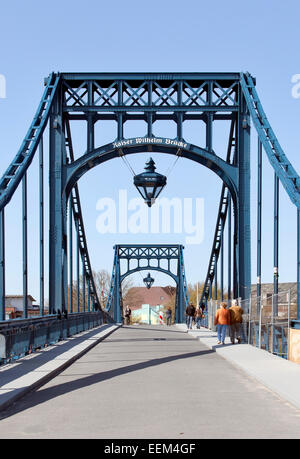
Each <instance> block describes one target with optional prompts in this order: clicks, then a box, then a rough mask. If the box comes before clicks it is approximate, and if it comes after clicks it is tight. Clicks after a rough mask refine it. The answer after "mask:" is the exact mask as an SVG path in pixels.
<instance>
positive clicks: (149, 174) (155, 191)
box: [133, 158, 167, 207]
mask: <svg viewBox="0 0 300 459" xmlns="http://www.w3.org/2000/svg"><path fill="white" fill-rule="evenodd" d="M155 169H156V167H155V162H154V161H153V159H152V158H150V159H149V161H148V162H147V163H146V166H145V171H146V172H142V173H141V174H138V175H135V176H134V179H133V180H134V185H135V186H136V188H137V189H138V192H139V193H140V194H141V196H142V198H143V199H144V201H145V203H146V204H147V206H148V207H151V206H152V204H154V202H155V199H156V198H157V197H158V195H159V194H160V193H161V191H162V189H163V188H164V187H165V186H166V184H167V177H165V176H164V175H162V174H158V173H157V172H155Z"/></svg>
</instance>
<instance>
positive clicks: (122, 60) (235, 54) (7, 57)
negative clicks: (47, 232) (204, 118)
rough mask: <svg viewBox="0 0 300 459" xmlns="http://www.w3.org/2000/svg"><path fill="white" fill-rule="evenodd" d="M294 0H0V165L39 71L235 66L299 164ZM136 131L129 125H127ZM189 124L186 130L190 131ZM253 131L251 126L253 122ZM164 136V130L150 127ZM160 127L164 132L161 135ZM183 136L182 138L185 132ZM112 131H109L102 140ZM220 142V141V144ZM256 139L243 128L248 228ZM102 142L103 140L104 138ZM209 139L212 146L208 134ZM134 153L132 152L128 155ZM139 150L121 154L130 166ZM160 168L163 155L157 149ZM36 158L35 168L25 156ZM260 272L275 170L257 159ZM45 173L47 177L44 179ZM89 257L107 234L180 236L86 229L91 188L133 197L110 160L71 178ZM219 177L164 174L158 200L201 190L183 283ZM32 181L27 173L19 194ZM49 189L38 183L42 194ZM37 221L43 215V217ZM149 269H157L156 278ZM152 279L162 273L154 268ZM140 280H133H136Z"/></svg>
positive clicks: (290, 275) (17, 220) (32, 189)
mask: <svg viewBox="0 0 300 459" xmlns="http://www.w3.org/2000/svg"><path fill="white" fill-rule="evenodd" d="M299 13H300V4H299V2H298V1H294V0H290V1H287V2H282V1H278V0H272V1H271V0H260V1H257V0H254V1H252V2H251V3H246V2H240V1H238V0H229V1H227V2H223V1H221V0H215V1H214V2H213V3H211V2H206V1H205V2H204V1H201V0H197V1H194V0H186V1H185V2H182V1H177V0H172V1H169V0H163V1H158V0H152V1H151V2H145V1H141V0H140V1H136V0H127V1H126V2H123V1H120V0H115V1H114V2H102V1H101V0H100V1H99V0H98V1H96V0H86V1H85V2H81V1H80V2H79V1H76V0H72V1H69V0H63V1H57V0H52V1H51V2H50V3H49V2H44V1H38V0H27V1H26V2H20V1H11V2H5V3H4V2H2V4H1V16H0V21H1V28H0V42H1V47H0V74H2V75H4V76H5V79H6V98H5V99H0V173H1V174H2V173H3V172H4V171H5V169H6V167H7V166H8V164H9V163H10V162H11V160H12V159H13V157H14V156H15V154H16V152H17V150H18V148H19V146H20V144H21V141H22V139H23V137H24V135H25V133H26V131H27V129H28V127H29V124H30V122H31V120H32V117H33V115H34V112H35V110H36V108H37V105H38V103H39V100H40V97H41V94H42V91H43V79H44V77H46V76H47V75H48V74H49V73H50V72H52V71H61V72H64V71H65V72H83V71H93V72H110V71H113V72H155V71H159V72H208V71H211V72H213V71H221V72H240V71H250V72H251V73H252V74H253V75H254V76H255V77H256V78H257V90H258V93H259V95H260V98H261V101H262V103H263V106H264V109H265V111H266V113H267V116H268V118H269V121H270V122H271V125H272V127H273V129H274V131H275V133H276V135H277V137H278V139H279V142H280V143H281V145H282V147H283V149H284V151H285V153H286V154H287V156H288V158H289V159H290V161H291V162H292V164H293V165H294V167H295V168H296V170H298V171H299V170H300V159H299V151H300V130H299V119H300V99H295V98H293V97H292V94H291V91H292V83H291V78H292V76H293V75H294V74H297V73H300V62H299V32H298V31H299ZM135 129H136V130H135ZM196 129H197V127H196V126H193V127H192V128H191V129H190V131H189V132H188V133H187V134H186V135H187V136H188V137H189V138H191V139H192V138H196V137H197V135H198V133H197V131H196ZM141 130H142V127H141V126H138V125H137V126H136V127H128V136H130V137H131V136H135V135H136V133H137V135H142V132H141ZM253 131H254V129H253ZM81 132H82V131H80V129H78V130H77V131H76V132H74V139H76V144H75V152H76V154H77V155H79V154H82V153H83V150H82V149H83V146H82V135H81ZM112 132H113V131H112V127H111V126H109V125H107V126H101V127H100V128H99V134H98V135H99V142H101V141H102V140H103V139H106V140H107V141H109V139H110V137H111V136H112V135H113V134H112ZM157 132H158V133H160V135H163V136H164V137H169V136H170V137H171V136H172V132H173V131H172V127H171V126H166V127H165V128H164V127H163V126H157ZM165 132H166V134H165V135H164V133H165ZM189 138H186V140H189ZM111 140H114V139H113V138H111ZM218 142H219V143H218ZM256 142H257V141H256V136H255V135H254V132H253V135H252V153H251V155H252V156H251V157H252V166H253V167H252V171H251V173H252V195H251V197H252V203H253V212H252V228H253V229H254V230H255V225H256V209H255V199H256V177H255V176H256V169H255V163H256V154H257V152H256ZM103 143H106V141H104V140H103ZM215 146H216V148H219V149H220V150H221V149H222V145H221V140H220V139H218V138H215ZM135 156H137V155H135ZM146 159H147V157H144V156H141V157H132V158H129V160H130V162H131V164H132V166H133V167H134V169H135V170H136V172H140V171H142V169H143V165H144V162H145V160H146ZM155 160H156V162H157V168H158V169H157V170H158V171H159V172H162V173H164V172H165V171H166V170H167V169H168V167H169V166H170V164H171V163H172V162H173V159H172V157H168V156H164V155H159V156H156V157H155ZM35 166H36V165H35ZM264 169H265V175H264V204H263V205H264V219H263V220H264V231H263V255H264V261H263V281H265V282H271V281H272V272H273V260H272V257H273V255H272V234H273V233H272V231H273V228H272V206H273V196H272V189H273V173H272V170H271V168H270V167H269V165H268V163H267V161H266V160H265V161H264ZM45 181H46V182H47V177H46V178H45ZM79 186H80V192H81V198H82V204H83V208H84V210H83V211H84V216H85V221H86V231H87V235H88V243H89V247H90V253H91V259H92V264H93V266H94V268H95V269H101V268H104V269H108V270H109V271H110V270H111V268H112V258H113V250H112V247H113V245H114V244H115V243H119V242H120V243H134V242H136V243H145V242H148V243H149V242H150V243H151V242H153V243H159V242H162V243H166V242H170V243H184V240H185V235H178V234H171V235H157V236H153V235H150V236H151V237H150V236H149V235H143V234H138V235H132V234H129V235H118V234H113V235H100V234H99V233H98V232H97V229H96V220H97V217H98V216H99V212H98V211H97V209H96V204H97V201H98V200H99V199H100V198H101V197H111V198H117V196H118V192H119V190H120V189H127V190H128V196H129V199H131V198H134V197H136V196H137V192H136V190H135V189H134V188H133V185H132V176H131V175H130V172H129V171H128V169H126V167H125V166H124V164H123V163H122V162H121V161H120V160H114V161H110V162H109V163H107V164H105V165H104V166H103V167H102V168H100V167H99V168H95V169H94V170H93V171H92V172H90V173H89V174H87V175H86V176H85V177H83V178H82V180H81V181H80V183H79ZM220 187H221V183H220V181H219V180H218V179H217V178H216V176H215V175H214V174H213V173H212V172H210V171H208V170H207V169H204V168H201V167H200V166H199V167H195V165H194V164H191V163H190V162H189V161H184V160H179V161H178V163H177V164H176V167H175V168H174V170H173V171H172V173H171V175H170V178H169V182H168V187H167V188H166V190H165V191H164V196H165V197H169V198H172V197H191V198H194V199H195V198H196V197H200V198H203V200H204V205H205V214H204V223H205V235H204V239H203V242H202V243H201V244H199V245H197V246H186V249H185V263H186V271H187V277H188V279H189V280H190V281H191V282H195V281H197V280H203V279H204V277H205V274H206V270H207V262H208V256H209V254H210V250H211V239H212V234H213V232H214V225H215V220H216V211H217V205H218V199H219V196H218V195H219V190H220ZM36 190H37V183H36V181H35V176H34V172H33V177H32V180H30V184H29V195H30V196H33V195H34V194H35V193H36ZM46 196H47V191H46ZM19 197H20V196H19V195H17V196H16V198H15V203H14V202H12V204H11V209H10V210H8V211H7V228H9V231H8V234H7V269H8V271H7V292H8V293H18V292H19V293H20V291H21V285H22V284H21V282H22V281H21V262H22V247H21V230H20V225H21V214H20V212H17V209H19V207H20V206H19V203H18V199H19ZM36 209H37V204H35V203H34V200H33V199H32V202H31V200H30V205H29V214H30V215H29V216H30V218H31V220H30V222H29V224H30V225H31V226H30V237H31V239H32V240H31V239H30V241H29V247H30V253H29V261H30V272H29V290H30V292H31V293H32V294H33V295H34V296H36V297H38V281H37V276H38V256H39V255H38V249H37V243H35V241H34V238H35V236H36V235H37V234H38V233H37V231H36V226H37V220H36ZM280 209H281V223H280V239H281V246H280V281H282V282H284V281H293V280H295V278H296V253H295V252H296V227H295V224H294V223H295V222H296V210H295V208H294V206H293V205H292V204H291V203H290V202H289V199H288V198H287V197H286V196H285V192H284V191H283V192H282V193H281V201H280ZM46 221H47V216H46ZM251 261H252V273H253V282H256V251H255V231H253V248H252V260H251ZM154 277H155V276H154ZM156 279H157V282H160V283H163V284H166V283H169V279H168V278H165V277H163V276H162V277H160V276H158V275H157V276H156ZM140 281H141V277H140V276H138V277H137V278H136V282H137V283H138V282H140Z"/></svg>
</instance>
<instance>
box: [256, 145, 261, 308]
mask: <svg viewBox="0 0 300 459" xmlns="http://www.w3.org/2000/svg"><path fill="white" fill-rule="evenodd" d="M261 217H262V143H261V141H260V140H259V139H258V153H257V268H256V272H257V284H256V296H257V302H256V309H257V313H259V311H260V297H261V222H262V219H261Z"/></svg>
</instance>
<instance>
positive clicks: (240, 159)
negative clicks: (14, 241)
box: [0, 73, 300, 333]
mask: <svg viewBox="0 0 300 459" xmlns="http://www.w3.org/2000/svg"><path fill="white" fill-rule="evenodd" d="M44 86H45V87H44V92H43V95H42V98H41V101H40V104H39V106H38V108H37V111H36V114H35V116H34V118H33V120H32V123H31V124H30V126H29V129H28V132H27V134H26V135H25V138H24V140H23V143H22V145H21V146H20V149H19V151H18V152H17V154H16V156H15V157H14V158H13V159H12V162H11V164H10V165H9V166H8V168H7V170H6V171H5V173H4V174H3V176H2V178H1V180H0V308H1V310H0V314H1V320H2V322H1V324H2V327H4V326H5V327H6V329H9V327H13V326H14V321H13V320H5V284H6V282H5V281H6V263H5V233H6V231H7V228H6V225H5V211H6V209H7V207H8V206H9V205H10V201H11V199H12V197H13V196H14V194H15V193H16V191H17V189H18V188H21V192H22V210H21V212H22V234H23V245H22V254H23V257H22V284H23V298H24V305H23V319H24V324H25V323H26V321H28V320H29V319H28V304H27V294H28V221H27V220H28V216H27V174H28V172H29V171H30V169H31V167H32V161H33V159H34V157H35V156H37V157H38V161H39V190H40V191H39V195H38V197H37V200H38V204H39V222H40V223H39V238H38V240H37V241H36V244H37V245H38V246H39V254H40V260H39V277H40V317H39V319H36V320H37V321H38V320H39V321H40V322H39V323H42V322H41V321H43V320H45V307H44V306H45V298H46V297H49V314H47V320H48V323H50V322H51V320H52V319H53V320H54V318H56V316H57V313H58V312H59V313H61V314H62V317H65V318H66V319H67V320H68V321H69V324H70V323H71V322H70V321H71V320H72V317H74V318H75V317H77V319H78V317H79V316H80V317H81V321H84V320H87V319H83V318H82V316H84V317H86V318H87V317H91V315H92V314H93V317H95V314H98V316H99V317H100V316H101V319H100V320H102V321H103V320H111V321H119V320H120V319H121V315H122V313H121V307H122V299H121V294H120V285H121V281H122V279H123V278H124V274H123V275H122V274H121V272H120V271H119V263H120V259H121V257H122V256H123V255H124V252H122V250H125V248H123V247H122V246H116V248H115V257H114V264H113V275H112V284H111V290H110V293H109V295H108V300H107V304H106V306H104V305H101V304H100V300H99V297H98V293H97V288H96V285H95V280H94V277H93V271H92V266H91V262H90V257H89V252H88V245H87V240H86V234H85V229H84V221H83V216H82V210H81V203H80V196H79V190H78V181H79V179H80V178H81V177H82V176H83V175H84V174H85V173H87V172H88V171H89V170H90V169H92V168H94V167H96V166H100V165H101V164H102V163H104V162H106V161H109V160H111V159H113V158H117V157H121V158H123V159H124V158H126V157H127V156H129V155H131V154H138V153H145V152H149V153H151V152H159V153H164V154H169V155H173V156H174V157H182V158H187V159H189V160H191V161H194V162H197V163H199V164H200V165H202V166H205V167H207V168H209V169H210V170H212V171H213V172H215V173H216V174H217V175H218V176H219V177H220V179H221V181H222V190H221V196H220V201H219V207H218V212H217V215H216V228H215V233H214V238H213V244H212V249H211V255H210V258H209V259H208V260H207V275H206V278H205V282H204V289H203V292H202V296H201V299H200V304H201V305H202V306H203V307H205V305H206V304H207V301H208V300H209V298H211V296H212V291H213V285H214V283H215V284H216V285H217V280H218V279H217V268H218V263H219V268H220V269H221V278H220V282H221V294H222V295H223V289H224V287H223V264H224V259H223V257H224V255H223V248H224V244H225V241H224V228H225V225H227V230H228V239H227V244H228V250H227V253H228V256H227V269H228V276H227V278H228V286H227V291H228V295H229V297H230V298H241V299H247V298H249V296H250V287H251V265H250V260H251V244H250V241H251V227H250V125H251V122H252V125H253V126H254V128H255V130H256V132H257V138H258V141H257V164H258V171H257V179H258V188H257V229H256V233H257V237H256V240H257V244H256V247H255V248H254V250H255V251H256V253H257V295H258V296H259V295H260V293H261V274H262V273H261V220H262V218H261V216H262V155H263V154H265V155H266V156H267V158H268V160H269V162H270V164H271V166H272V168H273V170H274V257H273V262H274V263H273V265H274V293H276V292H277V291H278V264H279V263H278V262H279V260H278V252H279V238H278V225H279V183H281V185H282V188H283V190H284V192H286V193H287V194H288V196H289V198H290V200H291V202H292V203H293V205H294V206H295V212H297V231H298V232H297V255H298V257H297V266H296V267H295V269H296V271H297V285H298V290H297V293H298V299H297V314H298V316H297V317H298V319H299V300H300V289H299V285H300V283H299V280H300V244H299V240H300V236H299V228H300V218H299V215H300V214H299V209H300V193H299V191H300V179H299V176H298V174H297V172H296V171H295V169H294V168H293V166H292V165H291V163H290V162H289V160H288V158H287V156H286V155H285V153H284V152H283V150H282V148H281V146H280V144H279V142H278V140H277V138H276V136H275V133H274V132H273V130H272V127H271V126H270V124H269V122H268V119H267V116H266V114H265V112H264V110H263V107H262V104H261V102H260V99H259V97H258V94H257V91H256V81H255V78H253V77H252V76H251V75H250V74H249V73H51V74H50V75H49V76H48V78H46V79H45V84H44ZM103 120H110V121H113V122H115V136H114V138H112V139H111V143H109V144H106V145H101V144H100V145H96V144H95V126H96V125H97V123H101V122H102V121H103ZM161 120H165V121H171V122H173V123H175V125H176V129H177V134H176V138H174V139H170V138H168V137H156V136H154V135H153V126H154V125H155V123H156V122H157V121H161ZM78 121H80V122H85V124H86V151H85V152H82V155H81V156H79V157H76V158H75V157H74V151H73V140H72V128H73V126H75V125H76V122H78ZM136 121H144V122H145V126H146V132H145V134H144V136H142V137H134V138H129V139H128V138H124V126H125V124H128V123H131V124H134V123H135V122H136ZM222 121H228V125H229V129H228V135H227V144H226V145H224V154H223V156H222V157H220V156H218V155H217V154H216V152H215V151H214V132H215V130H214V127H215V126H216V125H217V123H219V122H222ZM190 122H193V123H195V122H196V123H198V124H199V129H200V127H204V131H205V141H204V144H203V145H194V144H192V143H191V142H190V141H189V138H188V135H186V133H185V132H186V131H185V127H186V126H187V125H188V124H189V123H190ZM46 129H47V130H48V131H46ZM45 133H46V134H47V135H49V170H46V166H45V161H44V141H43V138H44V136H45ZM46 174H47V177H49V203H48V205H49V227H48V226H47V227H46V226H45V219H44V212H45V202H44V177H45V176H46ZM8 231H9V228H8ZM46 232H47V233H48V234H49V242H48V243H47V246H46V242H45V241H46V238H45V233H46ZM74 232H75V234H76V237H75V238H74V236H73V233H74ZM151 247H152V249H151ZM150 249H151V250H152V255H151V256H150V255H149V253H150V252H149V250H150ZM46 250H47V251H48V253H49V266H48V270H49V281H48V282H47V285H46V283H45V257H44V254H45V251H46ZM126 250H127V252H126V256H127V260H128V263H130V260H131V259H132V258H134V257H136V256H137V250H140V249H138V247H135V246H131V248H129V247H127V249H126ZM144 250H145V251H146V252H147V251H148V252H147V256H146V259H147V260H149V259H152V258H153V257H156V258H157V259H158V260H160V257H161V253H159V248H158V247H156V248H155V247H154V246H151V245H150V246H149V247H144ZM166 250H169V249H167V248H166ZM174 250H175V252H176V257H177V258H176V259H177V260H178V270H177V272H176V273H175V274H174V273H173V274H172V273H171V271H170V269H168V268H167V269H166V271H168V273H169V274H170V273H171V274H170V275H171V277H172V276H173V278H174V280H175V281H176V284H177V300H176V309H177V314H176V320H177V321H182V320H183V318H184V306H185V304H186V303H187V302H188V295H187V289H186V279H185V273H184V264H183V256H182V248H181V247H180V246H178V247H177V248H176V249H174ZM175 252H174V253H175ZM168 257H170V253H169V254H168V256H166V260H168ZM137 258H138V257H137ZM252 258H253V257H252ZM167 262H168V261H167ZM74 267H75V269H74ZM149 267H150V265H149ZM146 269H148V265H147V267H146ZM131 271H132V270H130V269H128V270H127V272H126V273H125V275H126V274H129V273H130V272H131ZM74 272H75V273H76V276H75V275H74ZM122 276H123V277H122ZM80 278H81V279H83V281H82V282H79V280H80ZM75 280H77V287H76V289H77V291H76V295H75V299H74V295H72V294H69V290H70V291H71V292H72V291H73V283H74V281H75ZM46 295H47V296H46ZM76 298H77V300H76ZM80 298H81V303H80ZM79 303H80V304H79ZM77 319H76V320H77ZM74 320H75V319H74ZM78 320H79V319H78ZM24 326H25V325H24ZM70 327H71V325H70V326H69V328H68V331H67V332H66V333H70ZM75 328H76V327H75Z"/></svg>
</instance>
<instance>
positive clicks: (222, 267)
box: [220, 215, 224, 301]
mask: <svg viewBox="0 0 300 459" xmlns="http://www.w3.org/2000/svg"><path fill="white" fill-rule="evenodd" d="M220 245H221V247H220V250H221V259H220V262H221V263H220V264H221V276H220V278H221V279H220V289H221V301H223V299H224V216H223V215H222V217H221V241H220Z"/></svg>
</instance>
